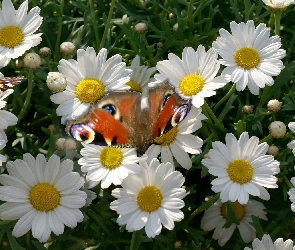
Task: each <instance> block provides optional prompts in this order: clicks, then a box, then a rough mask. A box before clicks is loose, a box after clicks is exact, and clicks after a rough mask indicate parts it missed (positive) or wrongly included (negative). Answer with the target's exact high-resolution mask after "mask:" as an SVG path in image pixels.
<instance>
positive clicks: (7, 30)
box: [0, 25, 24, 49]
mask: <svg viewBox="0 0 295 250" xmlns="http://www.w3.org/2000/svg"><path fill="white" fill-rule="evenodd" d="M23 38H24V34H23V32H22V30H21V29H20V28H19V27H17V26H14V25H11V26H6V27H4V28H2V29H1V30H0V45H2V46H3V47H6V48H10V49H12V48H14V47H15V46H17V45H19V44H21V42H22V40H23Z"/></svg>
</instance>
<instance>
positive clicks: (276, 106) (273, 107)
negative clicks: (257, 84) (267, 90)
mask: <svg viewBox="0 0 295 250" xmlns="http://www.w3.org/2000/svg"><path fill="white" fill-rule="evenodd" d="M281 107H282V103H281V102H279V101H278V100H277V99H274V100H270V101H269V102H268V103H267V109H268V110H269V111H271V112H274V113H275V112H278V111H279V110H280V109H281Z"/></svg>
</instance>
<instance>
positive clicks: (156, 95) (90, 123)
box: [66, 83, 190, 155]
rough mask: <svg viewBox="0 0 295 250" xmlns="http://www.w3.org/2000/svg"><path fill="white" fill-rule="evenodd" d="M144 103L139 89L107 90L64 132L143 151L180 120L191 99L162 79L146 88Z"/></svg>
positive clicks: (94, 141) (76, 137)
mask: <svg viewBox="0 0 295 250" xmlns="http://www.w3.org/2000/svg"><path fill="white" fill-rule="evenodd" d="M147 102H148V105H147V107H142V101H141V94H140V93H139V92H110V93H109V94H108V95H107V96H105V97H103V98H102V99H101V100H100V101H98V102H97V103H96V104H95V105H94V106H93V107H92V108H91V109H90V111H89V112H88V113H87V114H86V115H84V116H83V117H81V118H79V119H77V120H75V121H69V122H68V123H67V126H66V132H67V134H68V135H70V136H72V137H73V138H75V139H76V140H78V141H83V142H85V143H93V144H99V145H120V146H127V147H135V148H136V149H137V152H138V154H139V155H141V154H143V153H144V152H145V151H146V149H147V148H148V147H149V145H151V144H153V143H155V139H156V138H157V137H159V136H161V135H163V134H165V133H167V132H168V131H169V130H171V129H172V128H173V127H175V126H176V125H177V124H178V123H179V122H181V121H182V120H183V119H184V118H185V116H186V115H187V113H188V112H189V110H190V101H188V100H183V99H181V98H180V97H179V96H178V95H177V94H176V93H175V90H174V88H173V87H172V86H170V85H169V84H168V83H163V84H161V85H159V86H157V87H155V88H153V89H150V90H149V95H148V99H147Z"/></svg>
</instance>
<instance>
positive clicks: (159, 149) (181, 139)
mask: <svg viewBox="0 0 295 250" xmlns="http://www.w3.org/2000/svg"><path fill="white" fill-rule="evenodd" d="M201 111H202V110H201V109H200V108H195V107H192V109H191V110H190V112H189V113H188V115H187V116H186V117H185V118H184V120H183V121H182V122H180V123H179V124H178V125H176V126H175V127H173V128H172V129H171V130H169V131H168V132H167V133H165V134H163V135H161V136H159V137H157V138H156V139H155V143H156V144H152V145H151V146H150V147H149V148H148V150H147V151H146V154H147V155H148V162H150V161H151V159H153V158H156V157H158V155H159V154H160V153H161V161H162V162H171V163H172V164H173V156H174V157H175V159H176V160H177V162H178V163H179V164H180V165H181V166H182V167H184V168H185V169H190V168H191V167H192V161H191V159H190V157H189V155H188V154H187V153H190V154H200V153H201V152H202V150H201V147H202V145H203V140H202V139H201V138H199V137H198V136H195V135H192V134H191V133H193V132H195V131H196V130H197V129H199V128H201V127H202V120H204V119H207V118H206V116H205V115H203V114H202V113H201Z"/></svg>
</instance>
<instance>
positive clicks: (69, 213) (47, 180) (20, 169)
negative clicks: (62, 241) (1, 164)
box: [0, 154, 86, 242]
mask: <svg viewBox="0 0 295 250" xmlns="http://www.w3.org/2000/svg"><path fill="white" fill-rule="evenodd" d="M7 171H8V173H9V175H7V174H2V175H0V183H1V184H2V185H3V186H1V187H0V200H2V201H6V203H4V204H2V205H1V206H0V219H1V220H18V221H17V223H16V224H15V226H14V229H13V231H12V235H13V236H15V237H20V236H22V235H24V234H25V233H27V232H28V231H29V230H30V229H32V234H33V237H34V238H37V239H38V240H39V241H40V242H46V241H47V240H48V238H49V237H50V233H51V231H52V232H53V233H55V234H56V235H60V234H62V233H63V232H64V225H66V226H68V227H71V228H74V227H76V226H77V223H78V222H81V221H82V220H83V214H82V212H81V211H80V210H79V208H81V207H83V206H84V204H85V199H86V193H85V192H83V191H80V190H79V189H80V188H81V187H82V186H83V184H84V179H83V178H82V177H80V175H79V174H78V173H75V172H72V171H73V162H72V161H71V160H65V161H63V162H62V163H60V159H59V157H58V156H56V155H52V156H51V157H50V158H49V160H48V162H46V159H45V157H44V155H42V154H39V155H38V156H37V157H36V159H35V158H34V157H33V156H32V155H31V154H24V156H23V160H20V159H17V160H15V161H14V162H11V161H9V162H8V163H7Z"/></svg>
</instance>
